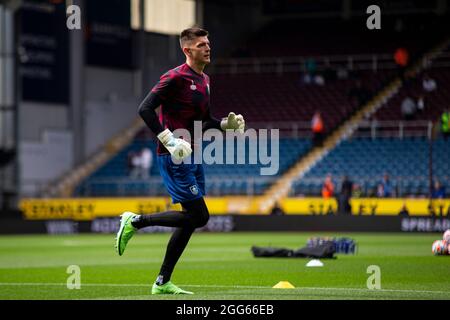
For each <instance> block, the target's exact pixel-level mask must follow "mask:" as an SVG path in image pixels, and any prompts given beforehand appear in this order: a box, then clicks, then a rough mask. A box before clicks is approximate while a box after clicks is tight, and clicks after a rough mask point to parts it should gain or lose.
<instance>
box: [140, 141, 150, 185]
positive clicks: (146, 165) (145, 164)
mask: <svg viewBox="0 0 450 320" xmlns="http://www.w3.org/2000/svg"><path fill="white" fill-rule="evenodd" d="M152 165H153V154H152V151H151V150H150V149H149V148H144V149H142V151H141V161H140V176H141V177H142V178H144V179H148V177H149V176H150V169H151V167H152Z"/></svg>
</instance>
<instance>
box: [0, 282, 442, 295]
mask: <svg viewBox="0 0 450 320" xmlns="http://www.w3.org/2000/svg"><path fill="white" fill-rule="evenodd" d="M0 286H19V287H20V286H67V283H57V282H47V283H42V282H23V283H21V282H2V283H0ZM83 286H85V287H150V286H151V284H139V283H137V284H131V283H81V287H83ZM180 286H183V287H198V288H202V287H203V288H230V289H273V288H271V287H265V286H239V285H203V284H180ZM294 290H336V291H338V290H341V291H362V292H373V293H377V292H399V293H432V294H433V293H439V294H450V291H433V290H402V289H376V290H369V289H363V288H333V287H331V288H329V287H297V288H294Z"/></svg>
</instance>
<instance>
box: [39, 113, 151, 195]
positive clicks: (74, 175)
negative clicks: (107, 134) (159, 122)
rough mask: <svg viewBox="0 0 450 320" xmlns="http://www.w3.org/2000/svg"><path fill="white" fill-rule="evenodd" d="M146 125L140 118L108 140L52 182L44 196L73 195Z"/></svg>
mask: <svg viewBox="0 0 450 320" xmlns="http://www.w3.org/2000/svg"><path fill="white" fill-rule="evenodd" d="M144 127H145V124H144V122H143V121H142V120H141V119H140V118H136V120H135V121H134V122H133V123H132V124H131V126H130V127H128V128H126V129H125V130H123V131H122V132H120V133H119V134H117V135H116V136H114V137H112V138H111V139H110V140H108V141H107V142H106V143H105V144H104V145H103V146H102V147H101V148H100V149H99V150H98V151H97V152H96V153H95V154H94V155H93V156H91V157H90V158H89V159H88V160H86V161H85V162H84V163H82V164H80V165H79V166H78V167H76V168H74V169H73V170H71V171H70V172H69V173H66V174H65V175H63V176H62V177H61V178H60V179H59V180H58V181H57V182H55V183H53V184H50V185H49V186H48V187H47V188H46V189H45V190H44V192H43V193H44V194H43V196H44V197H71V196H73V194H74V191H75V188H76V186H77V185H78V184H79V183H81V182H82V181H83V180H84V179H86V178H87V177H89V176H90V175H91V174H93V173H94V172H95V171H96V170H97V169H98V168H100V167H101V166H103V165H104V164H106V163H107V162H108V161H109V160H110V159H111V158H113V157H114V156H115V155H116V154H117V152H119V151H120V150H121V149H123V148H124V147H125V146H127V145H128V144H130V143H131V142H132V141H133V139H134V137H135V135H136V134H137V133H138V132H139V131H140V130H142V128H144Z"/></svg>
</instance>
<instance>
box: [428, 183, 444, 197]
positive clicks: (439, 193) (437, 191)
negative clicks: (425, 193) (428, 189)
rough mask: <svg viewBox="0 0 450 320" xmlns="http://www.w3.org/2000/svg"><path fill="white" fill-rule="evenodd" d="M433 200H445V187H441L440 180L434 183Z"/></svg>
mask: <svg viewBox="0 0 450 320" xmlns="http://www.w3.org/2000/svg"><path fill="white" fill-rule="evenodd" d="M431 198H433V199H444V198H445V187H444V186H443V185H441V183H440V182H439V180H436V181H435V182H434V187H433V191H432V193H431Z"/></svg>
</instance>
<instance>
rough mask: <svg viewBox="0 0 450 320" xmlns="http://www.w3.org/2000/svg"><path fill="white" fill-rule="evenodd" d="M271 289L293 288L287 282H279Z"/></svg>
mask: <svg viewBox="0 0 450 320" xmlns="http://www.w3.org/2000/svg"><path fill="white" fill-rule="evenodd" d="M272 288H274V289H294V288H295V287H294V286H293V285H292V284H291V283H290V282H289V281H280V282H278V283H277V284H276V285H274V286H273V287H272Z"/></svg>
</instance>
